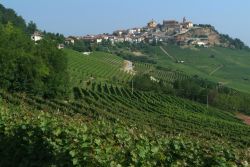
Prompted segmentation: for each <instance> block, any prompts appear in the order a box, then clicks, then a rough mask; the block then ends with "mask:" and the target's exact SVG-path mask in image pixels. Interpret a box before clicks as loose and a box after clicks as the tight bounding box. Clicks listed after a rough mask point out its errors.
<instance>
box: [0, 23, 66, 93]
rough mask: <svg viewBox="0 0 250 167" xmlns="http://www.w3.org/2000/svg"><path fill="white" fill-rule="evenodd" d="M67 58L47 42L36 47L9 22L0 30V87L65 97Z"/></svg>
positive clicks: (44, 41)
mask: <svg viewBox="0 0 250 167" xmlns="http://www.w3.org/2000/svg"><path fill="white" fill-rule="evenodd" d="M67 83H68V74H67V59H66V58H65V56H64V54H63V53H62V52H61V51H59V50H58V49H57V48H56V45H55V44H54V43H53V42H51V41H50V40H42V41H41V42H39V43H38V44H37V45H35V44H34V43H33V42H32V41H31V40H30V38H29V37H28V36H26V34H25V33H24V32H23V31H21V30H19V29H17V28H15V27H13V26H12V24H11V23H9V24H7V25H6V26H4V27H0V86H1V88H4V89H7V90H9V91H12V92H28V93H33V94H40V95H43V96H46V97H55V96H58V97H59V96H61V97H62V96H65V95H66V92H67V91H68V90H67V89H68V88H67Z"/></svg>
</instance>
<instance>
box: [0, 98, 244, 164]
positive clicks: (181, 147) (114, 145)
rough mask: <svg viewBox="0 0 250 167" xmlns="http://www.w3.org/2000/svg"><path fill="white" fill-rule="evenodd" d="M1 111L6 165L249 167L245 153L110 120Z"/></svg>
mask: <svg viewBox="0 0 250 167" xmlns="http://www.w3.org/2000/svg"><path fill="white" fill-rule="evenodd" d="M2 104H3V102H1V108H0V136H1V138H0V156H1V162H0V165H1V166H16V165H19V166H20V165H21V166H34V165H35V166H36V165H38V164H39V166H53V165H56V166H57V165H59V166H169V167H170V166H244V164H247V161H246V159H244V158H242V157H240V154H239V150H237V149H235V148H233V147H231V146H228V145H224V144H223V145H220V144H216V143H207V142H205V143H204V142H200V141H198V140H188V139H185V138H183V137H166V136H162V135H161V136H160V135H158V134H152V133H151V132H150V131H146V130H145V131H138V130H137V128H136V127H135V126H129V125H126V124H124V123H122V122H120V121H118V122H117V121H115V122H114V123H111V122H108V121H106V120H105V119H99V121H93V122H91V123H88V122H86V121H85V119H84V118H83V117H81V116H77V117H68V116H65V115H62V114H60V113H55V112H54V113H53V114H52V113H46V112H43V111H40V112H30V111H28V109H23V108H22V107H15V106H11V105H9V107H8V108H6V107H2Z"/></svg>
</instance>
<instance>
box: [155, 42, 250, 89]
mask: <svg viewBox="0 0 250 167" xmlns="http://www.w3.org/2000/svg"><path fill="white" fill-rule="evenodd" d="M155 49H156V50H158V51H157V52H155V55H154V56H155V60H156V61H157V64H158V65H160V66H163V67H168V68H172V69H176V70H180V71H183V72H185V73H186V74H189V75H198V76H200V77H202V78H207V79H209V80H212V81H214V82H220V83H222V84H224V85H225V86H228V87H232V88H234V89H237V90H239V91H242V92H247V93H250V52H249V51H246V50H234V49H229V48H219V47H215V48H180V47H178V46H173V45H168V46H164V49H165V50H166V51H167V52H168V53H169V54H170V55H172V56H174V57H176V59H177V60H179V61H184V63H182V64H181V63H176V62H174V61H172V60H171V59H170V58H169V57H168V56H167V55H166V54H164V53H163V52H162V51H161V50H160V48H158V47H156V48H155Z"/></svg>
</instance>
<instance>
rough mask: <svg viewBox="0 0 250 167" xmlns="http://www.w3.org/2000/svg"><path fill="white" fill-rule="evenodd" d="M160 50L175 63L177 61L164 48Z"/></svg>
mask: <svg viewBox="0 0 250 167" xmlns="http://www.w3.org/2000/svg"><path fill="white" fill-rule="evenodd" d="M160 49H161V50H162V51H163V52H164V53H165V54H166V55H167V56H168V57H169V58H170V59H172V60H173V61H175V60H177V59H176V58H175V57H173V56H171V55H170V54H169V53H168V52H167V51H166V50H165V49H164V48H163V47H162V46H160Z"/></svg>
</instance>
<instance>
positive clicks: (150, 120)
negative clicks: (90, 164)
mask: <svg viewBox="0 0 250 167" xmlns="http://www.w3.org/2000/svg"><path fill="white" fill-rule="evenodd" d="M75 94H77V97H78V99H79V100H77V101H69V102H65V101H60V100H50V101H47V100H44V99H42V98H39V97H35V96H31V97H30V96H26V95H20V94H14V95H10V94H6V93H4V92H2V93H1V95H2V97H3V98H4V99H6V100H7V101H9V102H11V103H14V104H20V103H21V102H25V103H27V104H29V105H31V106H36V108H37V109H43V110H44V109H45V110H47V109H48V108H52V109H54V110H58V111H62V112H66V114H70V115H75V114H81V115H83V116H86V118H91V119H97V118H99V117H103V118H106V119H108V120H113V121H114V120H117V119H119V120H122V121H123V122H127V123H128V124H137V125H143V126H145V127H147V128H149V129H151V130H153V131H156V132H159V133H162V134H172V135H173V134H174V135H178V134H183V135H186V136H192V137H195V138H197V137H198V138H202V139H206V140H221V139H223V140H225V141H230V142H232V143H233V144H234V145H237V146H240V147H249V146H250V127H249V126H246V125H244V124H243V123H241V121H240V120H238V119H237V118H236V117H235V116H234V115H233V114H230V113H228V112H224V111H221V110H218V109H215V108H209V109H207V108H206V107H205V106H203V105H200V104H197V103H194V102H191V101H188V100H183V99H180V98H177V97H172V96H163V95H159V94H154V93H142V92H139V91H134V92H133V94H132V93H131V91H130V90H129V89H126V88H118V87H113V86H110V87H109V86H107V85H102V84H93V85H91V88H89V89H77V90H75Z"/></svg>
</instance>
